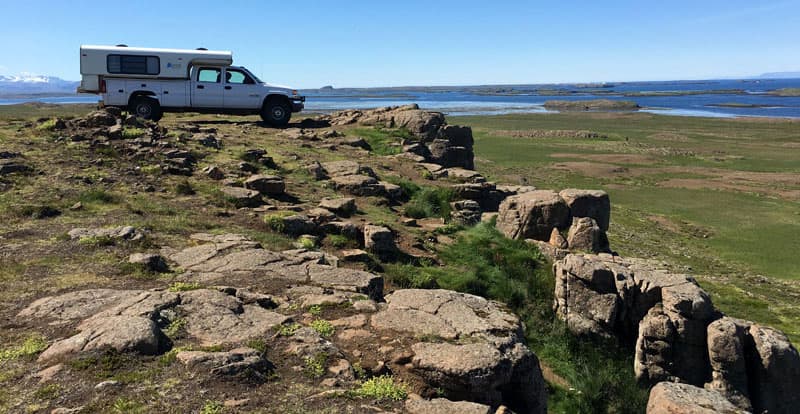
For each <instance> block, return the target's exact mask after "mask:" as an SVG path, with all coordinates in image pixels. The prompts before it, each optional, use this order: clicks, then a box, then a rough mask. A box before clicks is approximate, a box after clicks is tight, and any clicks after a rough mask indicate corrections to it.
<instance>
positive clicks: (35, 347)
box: [0, 335, 47, 363]
mask: <svg viewBox="0 0 800 414" xmlns="http://www.w3.org/2000/svg"><path fill="white" fill-rule="evenodd" d="M45 349H47V341H46V340H45V339H44V337H42V336H41V335H31V336H29V337H27V338H25V340H24V341H23V342H22V343H21V344H19V345H16V346H12V347H10V348H6V349H3V350H2V351H0V363H2V362H6V361H10V360H14V359H18V358H31V357H33V356H35V355H37V354H39V353H40V352H42V351H44V350H45Z"/></svg>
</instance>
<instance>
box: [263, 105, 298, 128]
mask: <svg viewBox="0 0 800 414" xmlns="http://www.w3.org/2000/svg"><path fill="white" fill-rule="evenodd" d="M291 117H292V109H291V108H290V107H289V105H287V104H286V103H285V102H281V101H278V100H272V101H268V102H267V103H265V104H264V107H263V108H261V119H263V120H264V122H266V123H267V124H269V125H271V126H274V127H283V126H286V124H288V123H289V119H290V118H291Z"/></svg>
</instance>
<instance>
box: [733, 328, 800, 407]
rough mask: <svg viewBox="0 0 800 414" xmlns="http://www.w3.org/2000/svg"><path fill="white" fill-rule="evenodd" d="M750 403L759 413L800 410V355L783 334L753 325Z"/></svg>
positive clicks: (748, 339) (748, 356)
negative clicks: (799, 408)
mask: <svg viewBox="0 0 800 414" xmlns="http://www.w3.org/2000/svg"><path fill="white" fill-rule="evenodd" d="M745 360H746V363H747V367H748V384H749V390H750V401H751V402H752V404H753V408H754V409H755V410H754V411H755V412H768V413H770V414H773V413H791V412H796V411H797V407H800V356H799V355H798V352H797V349H795V347H794V346H792V343H791V342H790V341H789V338H788V337H786V335H785V334H783V333H782V332H780V331H778V330H775V329H772V328H769V327H766V326H761V325H758V324H751V325H750V326H749V327H748V328H747V335H746V336H745Z"/></svg>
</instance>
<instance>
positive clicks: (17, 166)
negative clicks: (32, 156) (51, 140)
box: [0, 159, 31, 175]
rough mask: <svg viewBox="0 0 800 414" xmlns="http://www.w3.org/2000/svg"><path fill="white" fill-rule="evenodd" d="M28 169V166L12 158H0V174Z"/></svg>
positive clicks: (26, 170)
mask: <svg viewBox="0 0 800 414" xmlns="http://www.w3.org/2000/svg"><path fill="white" fill-rule="evenodd" d="M30 170H31V168H30V167H28V166H27V165H25V164H23V163H21V162H19V161H16V160H13V159H0V175H6V174H11V173H18V172H28V171H30Z"/></svg>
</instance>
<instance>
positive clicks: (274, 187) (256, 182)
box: [244, 174, 286, 195]
mask: <svg viewBox="0 0 800 414" xmlns="http://www.w3.org/2000/svg"><path fill="white" fill-rule="evenodd" d="M244 187H245V188H248V189H250V190H256V191H258V192H259V193H261V194H265V195H279V194H283V192H284V191H285V190H286V183H285V182H284V181H283V178H281V177H278V176H277V175H264V174H258V175H253V176H251V177H250V178H248V179H247V180H245V182H244Z"/></svg>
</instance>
